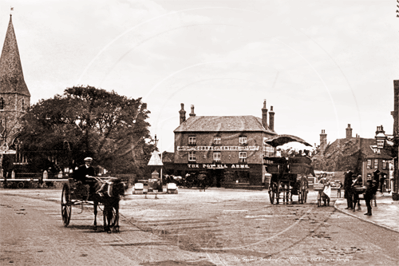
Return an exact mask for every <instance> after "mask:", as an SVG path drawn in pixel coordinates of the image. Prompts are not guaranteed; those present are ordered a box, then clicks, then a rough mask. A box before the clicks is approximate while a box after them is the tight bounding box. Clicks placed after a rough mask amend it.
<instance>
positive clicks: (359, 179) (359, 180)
mask: <svg viewBox="0 0 399 266" xmlns="http://www.w3.org/2000/svg"><path fill="white" fill-rule="evenodd" d="M362 182H363V180H362V175H358V176H357V177H356V175H353V183H352V194H353V211H356V204H357V210H358V211H360V210H361V209H362V208H361V207H360V199H359V194H358V193H357V191H356V187H359V186H361V185H362Z"/></svg>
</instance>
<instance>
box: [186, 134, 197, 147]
mask: <svg viewBox="0 0 399 266" xmlns="http://www.w3.org/2000/svg"><path fill="white" fill-rule="evenodd" d="M188 145H197V139H196V137H195V136H189V137H188Z"/></svg>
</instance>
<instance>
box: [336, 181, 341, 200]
mask: <svg viewBox="0 0 399 266" xmlns="http://www.w3.org/2000/svg"><path fill="white" fill-rule="evenodd" d="M337 188H338V190H337V198H341V188H342V183H341V181H338V187H337Z"/></svg>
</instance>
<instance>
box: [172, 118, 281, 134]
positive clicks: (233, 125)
mask: <svg viewBox="0 0 399 266" xmlns="http://www.w3.org/2000/svg"><path fill="white" fill-rule="evenodd" d="M251 131H252V132H266V133H269V134H273V135H276V133H275V132H274V131H272V130H270V129H269V128H264V127H263V125H262V119H260V118H258V117H255V116H252V115H248V116H190V117H189V118H188V119H187V120H186V121H184V122H183V123H181V124H180V125H179V126H178V127H177V128H176V129H175V130H174V132H175V133H176V132H251Z"/></svg>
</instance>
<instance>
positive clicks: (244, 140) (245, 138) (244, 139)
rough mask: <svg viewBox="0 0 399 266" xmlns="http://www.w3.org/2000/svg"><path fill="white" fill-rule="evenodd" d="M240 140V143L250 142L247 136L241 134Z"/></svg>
mask: <svg viewBox="0 0 399 266" xmlns="http://www.w3.org/2000/svg"><path fill="white" fill-rule="evenodd" d="M238 142H239V143H240V145H246V144H248V140H247V137H246V136H241V137H239V138H238Z"/></svg>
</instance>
